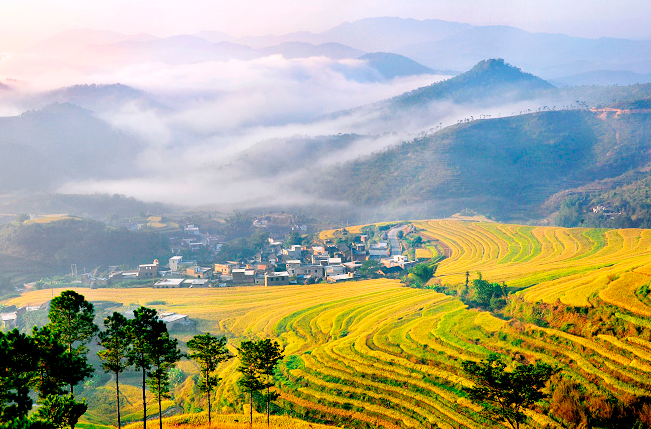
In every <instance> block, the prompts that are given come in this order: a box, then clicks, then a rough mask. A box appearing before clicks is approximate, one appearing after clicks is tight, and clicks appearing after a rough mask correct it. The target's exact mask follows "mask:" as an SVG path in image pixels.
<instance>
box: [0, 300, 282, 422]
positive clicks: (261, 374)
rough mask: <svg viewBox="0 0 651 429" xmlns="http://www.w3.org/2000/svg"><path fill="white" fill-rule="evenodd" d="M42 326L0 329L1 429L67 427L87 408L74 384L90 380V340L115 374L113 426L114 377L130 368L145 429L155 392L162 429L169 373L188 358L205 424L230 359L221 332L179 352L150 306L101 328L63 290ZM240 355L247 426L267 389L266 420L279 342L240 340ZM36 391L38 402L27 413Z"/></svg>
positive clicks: (87, 307) (86, 307)
mask: <svg viewBox="0 0 651 429" xmlns="http://www.w3.org/2000/svg"><path fill="white" fill-rule="evenodd" d="M48 318H49V323H48V324H47V325H45V326H44V327H42V328H38V327H34V328H33V330H32V333H31V335H27V334H24V333H20V332H19V331H18V329H14V330H12V331H9V332H8V333H4V332H1V331H0V429H9V428H11V429H13V428H20V429H54V428H56V429H60V428H68V427H69V428H71V429H74V428H75V425H76V424H77V422H78V421H79V418H80V417H81V416H82V415H83V414H84V413H85V412H86V410H87V408H88V405H87V404H86V402H85V401H84V400H83V399H82V400H77V399H76V398H75V395H74V389H75V386H77V385H78V384H79V383H80V382H82V381H83V380H85V379H87V378H89V377H90V376H91V375H92V374H93V372H94V369H93V367H92V366H91V365H90V364H89V363H88V347H87V345H88V344H89V343H90V342H91V341H93V340H94V339H97V343H98V345H99V346H100V347H101V350H100V351H99V352H98V353H97V354H98V357H99V358H100V360H101V362H102V369H103V370H104V371H105V372H107V373H111V374H112V375H113V377H114V379H115V388H116V398H115V400H116V408H117V422H118V428H120V427H121V426H122V421H121V420H122V419H121V414H120V375H121V374H122V373H123V372H125V371H127V370H128V369H130V368H133V369H135V370H137V371H140V373H141V375H142V384H141V387H142V407H143V428H145V429H146V427H147V400H146V390H147V388H149V391H150V392H152V393H153V394H154V397H155V399H156V402H157V404H158V421H159V428H160V429H162V427H163V422H162V402H163V400H164V399H166V398H170V397H171V383H170V371H171V370H172V369H173V368H174V367H175V366H176V364H177V363H178V362H179V361H180V360H181V359H183V358H190V359H192V360H194V361H195V362H196V364H197V365H198V367H199V373H200V380H201V381H200V384H199V389H200V391H201V392H202V393H204V394H205V395H206V398H207V402H208V424H209V426H210V425H211V423H212V421H211V413H212V409H211V404H212V396H213V394H214V392H215V389H216V387H217V386H218V385H219V382H220V380H221V379H220V378H219V377H218V375H217V369H218V366H219V364H220V363H222V362H224V361H227V360H229V359H232V358H234V357H236V356H235V355H233V354H231V353H230V352H229V350H228V348H227V339H226V337H223V336H222V337H217V336H214V335H211V334H210V333H206V334H201V335H195V336H194V337H193V338H192V339H191V340H189V341H188V342H187V344H186V345H187V347H188V350H189V353H188V354H187V355H186V354H184V353H182V352H181V350H180V349H179V344H178V340H176V339H174V338H171V337H170V334H169V332H168V330H167V325H166V324H165V322H163V321H162V320H161V319H160V318H159V317H158V314H157V312H156V310H154V309H151V308H147V307H140V308H139V309H137V310H135V311H134V313H133V318H132V319H128V318H127V317H126V316H124V315H123V314H121V313H118V312H114V313H113V314H112V315H111V316H108V317H107V318H106V319H104V329H103V330H100V328H99V327H98V326H97V325H96V324H95V323H94V318H95V311H94V307H93V304H91V303H89V302H88V301H86V299H85V298H84V296H83V295H80V294H78V293H76V292H74V291H70V290H68V291H64V292H62V293H61V295H60V296H58V297H55V298H53V299H52V302H51V305H50V310H49V313H48ZM236 350H237V357H238V358H239V360H240V365H239V367H238V371H239V372H240V373H241V378H240V380H239V384H240V386H241V387H242V388H243V390H244V391H245V392H246V393H247V395H248V396H249V403H250V414H251V426H252V424H253V423H252V422H253V395H254V393H255V392H258V391H266V393H265V394H264V395H263V398H264V400H265V402H266V411H267V425H269V414H270V404H271V402H273V401H274V400H275V399H277V398H278V394H277V393H275V392H273V391H271V387H273V386H274V383H273V374H274V370H275V368H276V366H277V365H278V363H279V362H280V360H282V358H283V352H282V349H281V346H280V345H279V344H278V342H277V341H272V340H270V339H264V340H257V341H242V342H241V343H240V346H239V347H237V348H236ZM32 392H34V393H36V394H37V397H38V403H39V406H38V408H37V410H36V411H35V412H34V413H31V414H30V411H31V409H32V406H33V405H34V404H33V400H32V396H31V393H32Z"/></svg>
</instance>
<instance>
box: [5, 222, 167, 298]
mask: <svg viewBox="0 0 651 429" xmlns="http://www.w3.org/2000/svg"><path fill="white" fill-rule="evenodd" d="M168 249H169V246H168V245H167V241H166V239H165V238H164V237H162V236H161V235H159V234H158V233H154V232H132V231H129V230H127V229H125V228H112V227H108V226H106V225H105V224H103V223H101V222H95V221H91V220H85V219H78V218H67V219H65V218H64V219H61V220H57V221H53V222H49V223H30V221H27V222H23V223H20V224H17V223H15V222H14V223H11V224H7V225H4V226H3V227H2V228H0V273H1V275H0V289H5V291H4V292H6V291H7V290H8V289H10V286H13V285H16V283H17V282H21V281H31V280H38V279H39V278H40V277H41V276H51V275H53V274H56V273H66V272H69V271H70V265H71V264H76V265H77V267H78V269H79V270H82V269H83V267H85V268H86V270H87V271H89V272H90V271H92V270H94V269H95V268H97V267H98V266H104V268H106V266H108V265H121V264H127V265H130V266H133V265H135V264H142V263H151V261H152V260H153V259H154V258H156V257H159V258H160V257H164V256H167V253H168V251H169V250H168Z"/></svg>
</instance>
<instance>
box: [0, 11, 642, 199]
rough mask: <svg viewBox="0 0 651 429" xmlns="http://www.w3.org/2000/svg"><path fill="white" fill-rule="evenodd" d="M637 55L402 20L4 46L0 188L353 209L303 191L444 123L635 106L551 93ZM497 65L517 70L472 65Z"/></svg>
mask: <svg viewBox="0 0 651 429" xmlns="http://www.w3.org/2000/svg"><path fill="white" fill-rule="evenodd" d="M559 46H562V47H563V48H562V49H560V48H559ZM613 52H616V53H617V55H611V54H610V53H613ZM650 54H651V42H647V41H633V40H618V39H580V38H574V37H569V36H563V35H550V34H533V33H527V32H524V31H521V30H518V29H515V28H511V27H501V26H486V27H478V26H472V25H469V24H462V23H454V22H445V21H438V20H424V21H418V20H413V19H399V18H370V19H364V20H361V21H356V22H353V23H346V24H342V25H340V26H337V27H335V28H333V29H331V30H329V31H326V32H323V33H308V32H302V33H292V34H288V35H282V36H268V37H241V38H235V37H231V36H228V35H226V34H223V33H219V32H213V31H204V32H197V33H195V34H190V35H178V36H173V37H166V38H157V37H154V36H151V35H146V34H139V35H133V36H130V35H123V34H119V33H115V32H108V31H101V32H100V31H91V30H75V31H68V32H64V33H61V34H59V35H57V36H55V37H52V38H50V39H48V40H45V41H43V42H41V43H38V44H36V45H34V46H33V47H32V48H30V49H29V50H28V51H25V52H19V53H11V54H3V61H1V62H0V76H3V80H2V82H3V83H2V86H0V116H3V118H0V129H1V130H2V133H0V149H1V150H3V152H4V153H5V154H8V156H7V157H5V158H3V161H2V163H3V164H2V167H3V169H2V171H3V173H1V174H2V177H0V179H2V180H0V184H1V185H0V191H2V192H24V191H46V192H64V193H96V192H100V193H110V194H113V193H119V194H125V195H128V196H133V197H136V198H139V199H142V200H145V201H162V202H173V203H180V204H187V205H212V206H219V207H220V208H223V209H232V208H246V207H289V206H293V205H304V204H320V205H327V206H341V205H344V206H346V207H353V208H354V207H355V206H356V205H357V204H356V203H355V199H352V200H351V199H350V198H348V197H345V196H347V195H357V194H356V193H355V192H353V191H351V189H354V188H355V186H356V183H357V182H359V181H360V180H362V181H363V180H365V179H364V178H361V179H360V178H359V177H358V178H354V177H353V176H354V174H352V175H351V176H350V177H341V178H340V179H342V180H341V181H336V182H333V181H332V180H330V181H329V183H330V184H332V183H337V186H339V187H341V188H342V189H340V190H338V191H337V190H332V189H330V190H328V191H327V192H326V191H323V192H315V189H319V186H318V184H319V183H320V181H321V180H322V179H323V178H325V177H326V176H327V175H328V174H329V172H330V171H348V170H341V169H337V168H338V167H337V166H340V165H342V164H344V163H347V162H350V161H354V160H357V159H358V158H365V159H366V158H367V157H369V156H371V155H373V154H376V153H378V152H382V151H384V150H386V149H387V148H396V147H399V146H400V145H402V144H403V143H404V142H410V141H412V140H414V139H415V138H421V137H423V136H424V135H433V134H434V133H436V132H437V131H439V130H440V129H442V128H444V127H448V126H450V125H454V124H456V123H458V122H468V121H473V120H478V119H489V118H499V117H506V116H513V115H520V114H526V113H530V112H536V111H546V110H560V109H575V108H585V107H587V106H588V105H590V106H593V105H608V104H612V103H613V102H616V101H626V100H632V99H634V98H635V96H637V95H640V94H641V96H644V95H646V94H647V93H648V91H647V88H646V87H643V86H642V87H639V88H638V87H626V88H624V89H613V88H610V89H604V88H596V87H584V88H576V87H571V88H566V86H568V85H569V86H573V85H581V84H582V83H590V84H593V83H597V84H617V83H620V82H622V83H626V84H633V83H637V82H638V81H639V82H644V81H645V80H647V77H648V76H649V75H648V73H651V55H650ZM497 57H500V58H505V60H506V62H507V63H511V64H513V65H514V66H517V67H521V68H522V71H521V70H518V69H517V68H515V67H511V66H509V65H508V64H507V63H505V62H504V61H483V60H486V59H487V58H497ZM477 63H479V64H478V65H476V64H477ZM525 72H531V73H533V75H531V74H528V73H525ZM455 75H458V76H457V77H454V76H455ZM534 75H536V76H534ZM538 76H540V77H538ZM542 78H547V79H551V80H543V79H542ZM638 78H639V80H636V79H638ZM438 82H440V83H438ZM550 82H551V83H550ZM552 84H553V85H552ZM554 85H556V86H557V87H563V88H562V89H559V88H556V87H555V86H554ZM419 88H421V89H419ZM487 162H490V160H487ZM365 168H367V169H368V166H366V167H365ZM347 179H348V180H347ZM307 184H309V186H308V185H307ZM315 186H316V187H315ZM434 197H435V195H433V196H432V198H434ZM383 201H384V200H383Z"/></svg>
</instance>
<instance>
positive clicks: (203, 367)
mask: <svg viewBox="0 0 651 429" xmlns="http://www.w3.org/2000/svg"><path fill="white" fill-rule="evenodd" d="M187 345H188V348H189V349H190V350H191V353H190V354H189V357H190V358H191V359H194V360H195V361H197V363H198V364H199V372H200V373H201V384H200V385H199V389H200V390H201V391H202V392H205V393H206V396H207V398H208V427H211V425H212V420H211V412H212V409H211V403H210V399H211V398H210V397H211V395H212V391H213V390H214V388H215V387H216V386H217V384H218V383H219V381H220V380H221V378H219V377H218V376H217V375H216V374H215V371H217V367H218V366H219V364H220V363H222V362H224V361H227V360H228V359H231V358H232V357H233V355H231V354H230V353H229V352H228V349H227V348H226V337H221V338H218V337H216V336H213V335H210V333H207V334H204V335H195V336H194V337H192V339H191V340H190V341H188V343H187Z"/></svg>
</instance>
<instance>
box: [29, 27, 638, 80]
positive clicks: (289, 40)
mask: <svg viewBox="0 0 651 429" xmlns="http://www.w3.org/2000/svg"><path fill="white" fill-rule="evenodd" d="M33 51H35V52H50V53H57V52H59V53H66V52H73V53H79V52H83V53H84V55H86V56H87V57H88V58H94V57H97V58H101V59H102V60H103V61H108V60H111V61H130V60H133V59H136V60H158V61H168V62H172V63H184V62H196V61H215V60H227V59H252V58H259V57H261V56H267V55H283V56H286V57H287V58H297V57H301V58H304V57H307V56H326V57H329V58H336V59H341V58H359V57H360V56H362V55H364V54H366V53H375V52H387V53H393V54H399V55H402V56H405V57H407V58H409V59H411V60H413V61H416V62H418V63H421V64H422V65H424V66H425V67H428V68H430V69H432V70H467V69H469V68H470V67H472V65H474V64H476V63H477V62H479V61H481V60H483V59H486V58H504V59H505V60H506V61H508V62H509V63H512V64H518V65H519V66H520V67H522V68H524V69H526V70H528V71H530V72H532V73H535V74H536V75H539V76H541V77H543V78H545V79H558V80H559V81H561V80H563V79H569V78H570V77H571V78H572V79H571V80H572V82H573V83H577V84H590V82H591V81H592V80H591V79H592V78H591V77H590V75H587V76H585V78H584V79H583V78H581V75H583V74H585V73H590V72H597V71H605V72H613V71H617V72H629V73H636V74H638V75H641V79H643V82H648V79H649V78H648V76H647V75H648V74H649V73H651V41H647V40H630V39H615V38H599V39H587V38H580V37H572V36H567V35H564V34H547V33H531V32H527V31H524V30H521V29H518V28H514V27H509V26H477V25H470V24H464V23H458V22H448V21H442V20H435V19H429V20H415V19H403V18H396V17H377V18H365V19H361V20H358V21H354V22H346V23H343V24H340V25H338V26H335V27H333V28H331V29H329V30H327V31H325V32H321V33H311V32H297V33H290V34H285V35H275V36H274V35H268V36H256V37H232V36H229V35H227V34H225V33H222V32H218V31H202V32H198V33H195V34H188V35H175V36H171V37H164V38H159V37H154V36H151V35H147V34H139V35H120V34H119V33H114V32H106V31H101V32H99V31H92V30H74V31H67V32H64V33H61V34H58V35H55V36H53V37H52V38H50V39H48V40H45V41H43V42H41V43H39V44H37V45H35V46H34V47H33ZM597 82H599V81H597ZM616 83H620V82H616Z"/></svg>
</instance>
